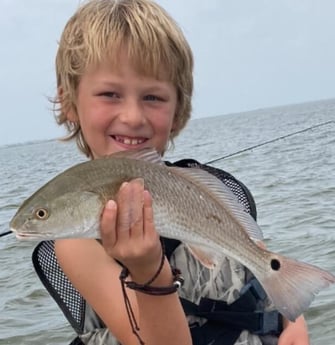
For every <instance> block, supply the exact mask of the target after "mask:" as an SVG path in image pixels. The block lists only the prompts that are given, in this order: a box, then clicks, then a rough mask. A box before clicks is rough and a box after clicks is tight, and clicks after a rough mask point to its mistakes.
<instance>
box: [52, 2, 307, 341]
mask: <svg viewBox="0 0 335 345" xmlns="http://www.w3.org/2000/svg"><path fill="white" fill-rule="evenodd" d="M56 68H57V86H58V93H57V96H56V99H55V104H57V105H58V112H57V121H58V124H60V125H63V124H65V126H66V127H67V128H68V130H69V136H68V139H71V138H75V139H76V141H77V144H78V147H79V148H80V149H81V150H82V151H83V153H85V154H86V155H87V157H89V158H90V159H96V158H100V157H103V156H106V155H109V154H112V153H115V152H118V151H124V150H135V149H142V148H154V149H156V150H157V151H158V152H159V153H160V154H161V155H163V154H164V152H165V150H166V148H167V145H168V143H169V141H171V140H173V138H174V137H176V135H178V133H179V132H180V130H181V129H182V128H183V127H184V126H185V124H186V123H187V121H188V119H189V117H190V112H191V97H192V90H193V76H192V72H193V57H192V52H191V49H190V47H189V45H188V43H187V41H186V40H185V38H184V36H183V34H182V32H181V31H180V29H179V27H178V26H177V24H176V23H175V22H174V21H173V19H172V18H171V17H170V16H169V15H168V14H167V13H166V12H165V11H164V10H163V9H162V8H161V7H160V6H158V5H157V4H155V3H153V2H151V1H148V0H119V1H117V0H91V1H89V2H87V3H86V4H84V5H83V6H82V7H80V8H79V9H78V11H77V12H76V13H75V14H74V15H73V17H72V18H71V19H70V20H69V22H68V23H67V25H66V27H65V29H64V32H63V35H62V37H61V40H60V44H59V49H58V53H57V59H56ZM227 176H228V175H227ZM227 178H229V179H230V180H232V181H236V180H234V179H233V178H232V177H229V176H228V177H227ZM234 183H236V184H237V185H238V188H240V189H241V190H242V191H244V192H245V194H246V195H247V194H248V193H247V191H246V188H245V187H244V186H243V185H242V184H239V183H238V182H234ZM245 198H246V200H247V197H245ZM250 203H252V197H250V196H249V201H246V202H245V207H246V209H247V208H248V207H249V206H250ZM249 208H250V207H249ZM153 219H154V214H153V210H152V201H151V197H150V194H149V193H148V192H147V191H146V190H144V187H143V184H141V183H140V182H139V181H137V180H134V181H130V182H129V183H127V184H124V185H122V187H121V189H120V191H119V193H118V196H117V198H116V200H115V201H113V200H111V201H109V202H108V203H107V205H106V207H105V210H104V212H103V214H102V218H101V236H102V241H101V242H98V241H95V240H86V239H71V240H70V239H66V240H57V241H55V243H52V244H51V245H50V246H49V248H51V251H52V255H55V256H56V258H57V261H58V264H59V272H58V271H57V272H56V273H55V274H59V275H61V274H63V272H64V274H65V276H66V279H68V280H69V281H70V282H71V283H72V284H73V286H74V287H75V288H76V290H77V291H78V292H79V293H80V295H81V296H82V297H83V298H84V301H85V302H80V303H81V305H83V308H84V309H85V310H84V311H83V318H80V320H79V321H80V322H79V323H80V324H83V326H82V327H79V328H80V329H79V330H78V329H77V331H78V333H79V336H80V340H79V339H78V340H77V341H78V342H77V343H78V344H79V343H80V342H81V343H84V344H118V343H121V344H123V345H129V344H138V343H145V344H155V345H156V344H160V345H164V344H169V345H170V344H183V345H187V344H192V343H193V344H209V343H211V344H233V343H235V344H242V343H243V344H261V343H262V340H261V337H259V336H257V335H255V334H252V333H251V332H249V331H247V330H244V331H243V332H241V330H239V331H238V332H237V333H236V331H234V332H233V336H232V337H231V339H230V340H228V338H229V337H230V336H231V334H230V333H229V332H228V331H227V332H228V333H229V334H228V333H226V335H225V334H221V333H220V334H217V335H216V333H215V332H214V330H213V331H211V330H209V331H208V332H209V336H208V337H207V336H204V334H205V333H206V332H207V331H206V332H205V328H201V327H202V326H203V325H204V324H206V320H204V319H203V318H199V317H194V316H191V315H190V316H188V317H186V316H185V313H184V309H183V306H182V304H181V301H180V299H179V297H178V294H176V293H171V294H168V295H164V296H151V295H148V294H145V293H143V292H141V291H134V290H130V289H127V295H126V296H125V294H124V291H123V290H122V287H121V284H120V279H119V277H120V274H121V271H122V268H123V267H126V268H127V269H128V271H129V274H130V276H131V280H132V281H134V282H136V283H138V284H145V283H146V282H148V281H150V284H148V285H150V287H151V288H159V287H164V286H171V284H172V281H173V279H174V276H173V272H172V270H171V266H170V263H169V260H168V259H167V257H166V256H165V255H164V254H165V252H164V251H163V248H162V246H161V241H160V238H159V235H158V233H157V231H156V230H157V229H155V226H154V222H153ZM53 251H54V252H53ZM169 259H170V261H171V262H173V263H174V264H175V266H176V267H178V268H181V269H182V273H183V275H184V276H185V286H184V287H182V288H181V291H180V295H181V296H183V297H185V298H186V299H190V300H192V302H194V303H198V302H199V299H200V298H201V297H202V296H207V297H210V298H213V297H214V298H215V299H222V300H225V301H227V302H228V303H229V304H231V303H233V302H234V300H235V299H237V298H238V294H239V291H240V289H241V288H242V287H243V286H244V285H245V283H246V276H247V274H246V271H245V269H244V267H242V266H241V265H239V264H238V263H236V262H234V261H233V260H229V259H227V260H226V261H225V266H224V267H222V269H221V274H220V275H218V277H214V278H213V277H212V278H210V279H207V278H208V274H210V272H208V271H205V269H204V268H202V267H199V265H198V264H197V262H196V261H195V260H194V259H193V258H192V257H191V256H190V255H189V253H188V251H187V249H186V248H185V247H184V246H183V244H180V245H179V246H178V247H177V248H176V249H175V250H174V251H173V253H172V254H171V255H170V257H169ZM188 267H191V269H188ZM57 269H58V268H57ZM187 270H189V272H185V271H187ZM228 271H229V272H230V274H231V275H232V277H231V280H230V282H231V286H227V280H226V279H224V277H225V273H226V272H228ZM203 272H206V274H203ZM187 275H188V276H187ZM192 275H194V277H198V276H199V277H200V275H203V278H199V279H200V280H201V279H203V280H204V282H200V283H201V284H199V285H200V286H199V287H197V288H195V287H194V286H193V287H192V286H191V285H190V281H191V279H190V278H191V277H192ZM215 279H216V280H215ZM220 283H222V284H221V285H218V284H220ZM214 286H216V287H217V286H219V289H218V291H213V289H214ZM193 289H194V291H193ZM57 291H58V292H57V294H58V295H60V296H63V294H64V292H62V291H60V290H57ZM191 293H192V294H191ZM54 295H55V294H53V296H54ZM61 298H63V297H57V296H56V300H57V301H58V303H59V304H61V303H60V302H59V299H61ZM64 298H66V297H64ZM126 298H129V300H126V302H127V301H128V302H129V303H128V304H125V299H126ZM127 305H128V307H127ZM129 305H130V306H131V308H130V309H129ZM62 309H63V311H64V308H62ZM93 310H94V312H93ZM64 312H65V314H66V315H67V314H68V313H67V312H66V308H65V311H64ZM132 312H133V313H134V315H132ZM129 321H131V323H130V322H129ZM137 323H138V325H137ZM131 324H132V326H133V327H131ZM189 324H190V325H191V324H192V327H191V328H190V327H189ZM210 324H211V323H210V322H207V325H210ZM222 327H223V328H224V324H223V326H221V325H220V328H222ZM195 329H196V330H197V331H194V330H195ZM199 331H200V332H199ZM196 332H198V333H196ZM213 332H214V333H215V335H214V336H212V334H214V333H213ZM191 333H192V334H191ZM264 339H265V338H264ZM264 339H263V340H264ZM271 339H273V337H272V338H271ZM79 341H80V342H79ZM229 341H230V342H229ZM264 341H265V340H264ZM279 344H280V345H298V344H300V345H306V344H308V336H307V330H306V326H305V323H304V319H303V317H300V318H299V319H298V320H297V321H296V322H295V323H285V330H284V331H283V332H282V335H281V336H280V339H279Z"/></svg>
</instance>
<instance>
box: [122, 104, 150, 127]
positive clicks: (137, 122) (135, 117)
mask: <svg viewBox="0 0 335 345" xmlns="http://www.w3.org/2000/svg"><path fill="white" fill-rule="evenodd" d="M119 118H120V120H121V121H122V122H123V123H125V124H127V125H128V126H131V127H139V126H141V125H143V124H144V122H145V116H144V112H143V108H142V106H141V104H140V103H139V102H137V101H132V100H128V101H127V102H125V106H124V108H123V110H122V112H121V114H120V116H119Z"/></svg>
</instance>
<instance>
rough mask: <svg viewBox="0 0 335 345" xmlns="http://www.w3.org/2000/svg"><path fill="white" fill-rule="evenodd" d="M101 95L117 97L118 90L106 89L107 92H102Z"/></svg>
mask: <svg viewBox="0 0 335 345" xmlns="http://www.w3.org/2000/svg"><path fill="white" fill-rule="evenodd" d="M99 96H104V97H109V98H115V97H118V94H117V93H116V92H112V91H106V92H101V93H100V94H99Z"/></svg>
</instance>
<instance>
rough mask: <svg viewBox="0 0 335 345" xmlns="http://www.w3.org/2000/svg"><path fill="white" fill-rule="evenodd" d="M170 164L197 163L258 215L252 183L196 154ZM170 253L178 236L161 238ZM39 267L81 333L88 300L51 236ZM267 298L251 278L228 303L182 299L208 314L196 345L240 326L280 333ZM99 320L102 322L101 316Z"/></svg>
mask: <svg viewBox="0 0 335 345" xmlns="http://www.w3.org/2000/svg"><path fill="white" fill-rule="evenodd" d="M166 164H167V165H168V166H169V165H175V166H179V167H199V168H201V169H204V170H206V171H208V172H209V173H211V174H213V175H215V176H216V177H218V178H219V179H220V180H221V181H222V182H223V183H225V184H226V185H227V186H228V187H229V188H230V189H231V190H232V192H233V193H234V194H235V195H236V196H237V198H238V200H239V202H241V203H242V204H243V205H244V207H245V209H246V211H247V212H249V213H250V214H251V216H252V217H253V218H254V219H255V220H256V218H257V212H256V205H255V202H254V199H253V197H252V195H251V193H250V191H249V190H248V188H247V187H246V186H245V185H244V184H242V183H241V182H240V181H238V180H237V179H235V178H234V177H233V176H232V175H231V174H229V173H227V172H225V171H223V170H220V169H217V168H214V167H211V166H207V165H203V164H200V163H198V162H197V161H195V160H192V159H183V160H180V161H178V162H175V163H173V164H171V163H169V162H166ZM163 241H164V244H165V250H166V255H167V258H168V259H169V258H170V257H171V255H172V253H173V252H174V250H175V249H176V248H177V247H178V245H179V244H180V242H179V241H177V240H173V239H168V238H163ZM32 260H33V264H34V267H35V270H36V272H37V274H38V276H39V278H40V280H41V282H42V283H43V285H44V286H45V288H46V289H47V291H48V292H49V293H50V295H51V296H52V297H53V298H54V300H55V301H56V303H57V304H58V306H59V307H60V309H61V310H62V312H63V313H64V315H65V317H66V319H67V320H68V321H69V323H70V324H71V326H72V327H73V329H74V330H75V331H76V333H77V334H79V335H80V334H83V330H84V321H85V312H86V301H85V300H84V299H83V297H82V296H81V295H80V294H79V292H78V291H77V290H76V289H75V288H74V287H73V286H72V284H71V283H70V281H69V280H68V279H67V277H66V276H65V274H64V273H63V271H62V270H61V268H60V266H59V265H58V262H57V259H56V256H55V253H54V243H53V241H43V242H41V243H39V244H38V245H37V247H36V248H35V250H34V252H33V255H32ZM265 297H266V295H265V293H264V291H263V289H262V287H261V286H260V284H259V283H258V282H257V280H256V279H255V278H253V277H250V280H249V281H248V283H247V284H246V285H245V286H244V288H243V289H242V291H241V293H240V297H239V298H238V299H237V300H236V301H235V302H234V303H232V304H230V305H228V304H227V303H225V302H224V301H217V300H212V299H209V298H202V299H201V301H200V303H199V305H197V304H194V303H192V302H190V301H188V300H187V299H183V298H181V303H182V306H183V308H184V311H185V314H186V315H195V316H199V317H202V318H205V319H207V322H206V323H204V324H203V325H201V326H200V325H198V324H192V325H190V331H191V334H192V340H193V345H209V344H210V345H233V344H234V343H235V341H236V340H237V338H238V337H239V335H240V333H241V331H242V330H249V331H250V332H251V333H255V334H258V335H260V336H270V337H272V336H275V338H277V336H278V335H279V334H280V333H281V331H282V318H281V316H280V314H279V313H278V312H277V311H264V309H263V310H262V309H259V305H260V303H258V302H259V301H262V300H264V299H265ZM101 324H103V322H102V321H101ZM70 345H83V343H82V342H81V340H80V338H78V337H77V338H75V339H74V340H73V342H72V343H71V344H70Z"/></svg>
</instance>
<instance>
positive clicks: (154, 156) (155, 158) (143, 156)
mask: <svg viewBox="0 0 335 345" xmlns="http://www.w3.org/2000/svg"><path fill="white" fill-rule="evenodd" d="M105 158H129V159H137V160H145V161H147V162H151V163H156V164H160V165H165V163H164V161H163V159H162V156H161V155H160V154H159V153H158V152H157V151H156V150H155V149H153V148H144V149H140V150H126V151H119V152H115V153H112V154H111V155H108V156H105Z"/></svg>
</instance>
